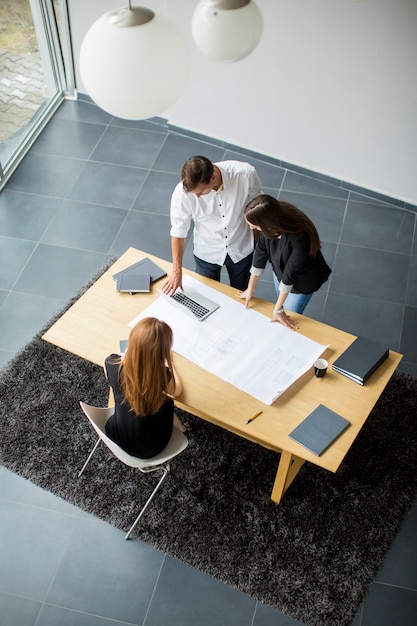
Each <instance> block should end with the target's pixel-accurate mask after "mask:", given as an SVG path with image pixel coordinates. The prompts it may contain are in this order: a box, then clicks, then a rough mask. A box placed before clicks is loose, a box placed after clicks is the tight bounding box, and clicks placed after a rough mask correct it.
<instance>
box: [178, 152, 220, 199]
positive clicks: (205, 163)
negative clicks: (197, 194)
mask: <svg viewBox="0 0 417 626" xmlns="http://www.w3.org/2000/svg"><path fill="white" fill-rule="evenodd" d="M213 172H214V167H213V163H212V162H211V161H209V159H207V158H206V157H203V156H193V157H190V158H189V159H188V161H186V162H185V163H184V165H183V168H182V170H181V180H182V185H183V187H184V190H185V191H193V189H195V188H196V187H198V185H200V184H201V183H203V184H204V185H207V184H208V183H209V182H210V178H211V177H212V176H213Z"/></svg>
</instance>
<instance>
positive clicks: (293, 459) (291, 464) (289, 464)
mask: <svg viewBox="0 0 417 626" xmlns="http://www.w3.org/2000/svg"><path fill="white" fill-rule="evenodd" d="M303 465H304V459H300V458H299V457H298V456H294V455H293V454H291V452H287V451H286V450H283V451H282V452H281V458H280V461H279V465H278V470H277V475H276V477H275V482H274V487H273V489H272V493H271V500H272V502H275V503H276V504H279V503H280V502H281V500H282V496H283V495H284V493H285V492H286V491H287V489H288V487H289V486H290V485H291V483H292V481H293V480H294V478H295V477H296V476H297V474H298V472H299V471H300V469H301V468H302V466H303Z"/></svg>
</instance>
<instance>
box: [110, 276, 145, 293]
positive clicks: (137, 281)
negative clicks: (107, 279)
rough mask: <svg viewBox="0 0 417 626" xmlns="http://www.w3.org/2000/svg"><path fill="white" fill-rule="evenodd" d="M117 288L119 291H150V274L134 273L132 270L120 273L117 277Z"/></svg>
mask: <svg viewBox="0 0 417 626" xmlns="http://www.w3.org/2000/svg"><path fill="white" fill-rule="evenodd" d="M116 289H117V291H124V292H128V293H140V292H146V291H150V289H151V277H150V274H133V273H132V272H129V273H127V274H120V275H119V276H118V277H117V283H116Z"/></svg>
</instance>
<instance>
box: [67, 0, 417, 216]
mask: <svg viewBox="0 0 417 626" xmlns="http://www.w3.org/2000/svg"><path fill="white" fill-rule="evenodd" d="M196 3H197V0H165V1H164V0H138V1H137V2H133V4H138V5H142V6H148V7H149V8H152V9H153V10H155V11H161V12H163V13H165V14H168V15H169V16H170V17H171V18H172V19H173V20H174V21H176V22H177V24H178V26H179V27H180V28H181V30H182V31H183V32H184V34H185V35H186V37H187V39H188V41H189V46H190V54H191V55H192V69H191V77H190V81H189V84H188V86H187V88H186V90H185V92H184V93H183V95H182V96H181V98H180V99H179V100H178V101H177V102H176V103H175V105H174V106H172V107H171V108H170V109H169V110H168V111H166V112H165V113H164V114H162V116H163V117H166V118H168V120H169V121H170V122H171V123H172V124H174V125H176V126H180V127H183V128H186V129H189V130H193V131H196V132H199V133H202V134H205V135H209V136H211V137H215V138H218V139H221V140H224V141H227V142H230V143H233V144H236V145H239V146H242V147H244V148H247V149H251V150H254V151H256V152H260V153H263V154H267V155H269V156H272V157H274V158H277V159H282V160H283V161H286V162H288V163H292V164H294V165H298V166H301V167H305V168H307V169H310V170H313V171H315V172H319V173H322V174H326V175H329V176H333V177H335V178H340V179H342V180H344V181H347V182H350V183H353V184H355V185H359V186H361V187H365V188H367V189H370V190H373V191H376V192H380V193H382V194H386V195H388V196H391V197H394V198H398V199H401V200H404V201H406V202H411V203H412V204H417V80H416V65H417V0H362V1H359V2H354V1H349V0H257V3H258V6H259V8H260V9H261V11H262V14H263V18H264V33H263V37H262V40H261V42H260V44H259V46H258V48H257V49H256V50H255V51H254V52H253V53H252V54H251V55H250V56H249V57H247V58H246V59H244V60H242V61H240V62H238V63H233V64H217V63H214V62H211V61H209V60H207V59H205V58H204V57H202V56H201V54H200V53H199V52H198V50H197V49H196V47H195V46H194V44H193V41H192V39H191V34H190V30H189V24H190V19H191V15H192V12H193V9H194V7H195V5H196ZM68 4H69V9H70V19H71V29H72V37H73V45H74V57H75V63H76V67H77V72H78V50H79V46H80V44H81V41H82V38H83V36H84V34H85V32H86V30H87V29H88V27H89V25H90V24H91V23H92V22H93V21H94V20H95V19H97V18H98V17H99V16H100V15H101V14H103V13H105V12H106V11H108V10H110V9H114V8H117V7H118V6H127V4H128V3H127V0H126V2H123V0H113V1H111V0H89V2H85V0H68ZM132 63H133V61H132ZM178 71H181V68H178ZM77 84H78V88H79V90H80V91H83V85H82V83H81V81H80V78H79V74H78V76H77Z"/></svg>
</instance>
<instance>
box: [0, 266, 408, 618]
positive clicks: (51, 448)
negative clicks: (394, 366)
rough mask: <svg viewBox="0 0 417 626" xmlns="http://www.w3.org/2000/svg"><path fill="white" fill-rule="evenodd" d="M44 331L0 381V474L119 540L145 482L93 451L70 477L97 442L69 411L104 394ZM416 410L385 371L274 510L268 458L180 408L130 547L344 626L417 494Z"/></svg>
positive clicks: (92, 370) (404, 379) (399, 378)
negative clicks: (373, 398) (358, 428)
mask: <svg viewBox="0 0 417 626" xmlns="http://www.w3.org/2000/svg"><path fill="white" fill-rule="evenodd" d="M98 275H99V274H98ZM98 275H97V276H96V277H94V279H93V280H92V282H93V281H94V280H95V279H96V278H97V277H98ZM90 284H91V283H90ZM87 286H88V285H87ZM87 286H86V287H87ZM79 295H80V294H77V296H76V297H79ZM74 299H75V298H74ZM74 299H73V300H72V301H71V302H70V303H68V306H69V305H70V304H71V303H72V302H73V301H74ZM61 313H62V312H61ZM55 319H56V318H55ZM53 321H54V320H51V322H50V323H49V324H48V325H47V326H46V327H45V328H44V329H43V330H42V331H41V332H40V333H39V334H38V335H37V336H36V337H35V338H34V339H33V340H32V341H31V342H30V343H28V345H27V346H26V347H25V348H23V349H22V350H21V351H20V352H19V353H18V354H17V355H16V357H15V358H14V359H13V360H12V361H10V363H9V364H7V365H6V366H5V367H4V368H3V369H2V370H0V403H1V404H0V407H1V408H0V414H1V420H0V423H1V459H0V460H1V463H2V464H3V465H4V466H5V467H7V468H8V469H9V470H11V471H13V472H16V473H17V474H19V475H21V476H23V477H25V478H27V479H29V480H31V481H32V482H33V483H35V484H36V485H39V486H40V487H42V488H44V489H46V490H48V491H51V492H52V493H54V494H56V495H57V496H60V497H61V498H63V499H64V500H67V501H68V502H71V503H72V504H74V505H76V506H78V507H80V508H82V509H84V510H85V511H88V512H90V513H93V514H95V515H97V516H98V517H100V518H101V519H103V520H106V521H107V522H109V523H110V524H113V525H114V526H116V527H117V528H120V529H123V530H124V531H126V530H127V529H128V528H129V527H130V525H131V523H132V522H133V520H134V519H135V517H136V515H137V512H138V510H139V507H140V506H141V505H142V504H143V503H144V501H145V500H146V498H147V496H148V495H149V493H150V491H151V489H152V487H153V486H154V484H155V477H151V476H143V475H140V474H138V473H137V472H135V471H134V470H133V469H131V468H128V467H126V466H124V465H122V464H121V463H120V462H119V461H117V460H116V459H115V458H114V457H113V456H112V455H111V453H110V452H109V451H108V450H107V449H106V448H104V447H100V448H99V449H98V450H97V452H96V455H95V457H93V460H92V461H91V464H90V466H89V467H88V468H87V469H86V471H85V473H84V474H83V476H81V478H78V477H77V475H78V471H79V470H80V468H81V466H82V464H83V462H84V461H85V459H86V457H87V455H88V453H89V452H90V450H91V448H92V445H93V444H94V442H95V435H94V433H93V432H92V430H91V428H90V426H89V424H88V422H87V420H86V418H85V417H84V416H83V414H82V413H81V410H80V408H79V405H78V401H79V400H80V399H83V400H85V401H86V402H88V403H91V404H95V405H101V406H105V405H106V403H107V393H108V390H107V385H106V382H105V380H104V378H103V374H102V369H101V368H100V367H97V366H95V365H92V364H91V363H87V362H85V361H83V360H82V359H80V358H79V357H76V356H74V355H72V354H69V353H67V352H65V351H64V350H61V349H59V348H57V347H55V346H52V345H50V344H48V343H46V342H45V341H43V340H42V339H41V336H42V334H43V332H45V330H46V328H48V327H49V325H50V324H51V323H52V322H53ZM352 384H353V383H352ZM416 403H417V379H416V378H414V377H411V376H408V375H405V374H394V376H393V377H392V379H391V381H390V382H389V384H388V386H387V388H386V390H385V391H384V393H383V394H382V396H381V398H380V400H379V402H378V404H377V405H376V407H375V409H374V410H373V412H372V414H371V416H370V417H369V419H368V421H367V423H366V425H365V427H364V428H363V430H362V432H361V433H360V435H359V437H358V439H357V441H356V442H355V445H354V446H353V448H352V450H351V451H350V452H349V454H348V456H347V457H346V459H345V461H344V462H343V464H342V466H341V467H340V469H339V471H338V472H337V473H336V474H331V473H330V472H327V471H325V470H323V469H320V468H318V467H315V466H313V465H307V464H306V465H305V466H304V467H303V468H302V470H301V472H300V474H299V476H298V477H297V479H296V480H295V482H294V483H293V485H292V486H291V488H290V489H289V491H288V492H287V494H286V495H285V497H284V499H283V502H282V503H281V504H280V505H279V506H276V505H274V504H273V503H272V502H271V501H270V498H269V496H270V493H271V489H272V485H273V481H274V476H275V473H276V469H277V464H278V456H277V454H276V453H273V452H271V451H268V450H265V449H263V448H261V447H260V446H257V445H255V444H252V443H250V442H248V441H244V440H243V439H240V438H239V437H237V436H235V435H233V434H231V433H228V432H226V431H223V430H222V429H220V428H218V427H216V426H213V425H211V424H208V423H205V422H204V421H202V420H200V419H198V418H196V417H195V416H192V415H189V414H185V413H183V412H181V411H179V414H180V416H182V417H183V418H184V419H187V421H189V422H191V424H192V426H193V431H192V433H191V434H190V436H189V438H190V445H189V446H188V448H187V449H186V450H185V451H184V452H183V453H182V454H181V455H180V456H179V457H178V458H177V459H176V460H175V461H174V463H173V468H172V469H173V473H172V474H171V476H170V477H169V478H168V480H167V481H166V482H165V484H164V486H163V487H162V489H161V490H160V492H159V493H158V495H157V497H156V498H155V499H154V501H153V502H152V504H151V506H150V507H149V509H148V510H147V512H146V514H145V515H144V517H143V518H142V521H141V523H140V524H139V526H138V527H137V529H136V530H135V532H134V534H133V535H132V537H134V536H136V537H139V538H140V539H142V540H143V541H145V542H147V543H149V544H151V545H153V546H155V547H157V548H159V549H160V550H163V551H165V552H167V553H168V554H170V555H171V556H174V557H177V558H178V559H181V560H182V561H185V562H186V563H189V564H190V565H192V566H194V567H196V568H198V569H200V570H202V571H204V572H206V573H207V574H210V575H212V576H214V577H216V578H218V579H220V580H222V581H224V582H225V583H228V584H230V585H232V586H234V587H236V588H238V589H240V590H241V591H243V592H245V593H247V594H249V595H251V596H252V597H254V598H256V599H257V600H259V601H261V602H264V603H265V604H268V605H270V606H272V607H276V608H277V609H279V610H281V611H282V612H284V613H286V614H287V615H289V616H291V617H293V618H295V619H297V620H300V621H302V622H304V623H306V624H309V625H312V626H335V625H337V626H344V625H348V624H350V623H351V622H352V620H353V618H354V616H355V614H356V612H357V611H358V609H359V607H360V605H361V603H362V601H363V599H364V597H365V595H366V592H367V590H368V588H369V586H370V584H371V583H372V581H373V580H374V579H375V576H376V574H377V571H378V569H379V568H380V567H381V565H382V562H383V559H384V556H385V554H386V553H387V551H388V549H389V547H390V544H391V542H392V540H393V538H394V536H395V534H396V532H397V530H398V527H399V525H400V523H401V521H402V519H403V518H404V515H405V514H406V512H407V511H408V509H409V507H410V506H411V504H412V501H413V499H414V497H415V494H416V492H417V420H416ZM104 485H105V487H104ZM121 540H123V539H122V538H121Z"/></svg>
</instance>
